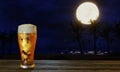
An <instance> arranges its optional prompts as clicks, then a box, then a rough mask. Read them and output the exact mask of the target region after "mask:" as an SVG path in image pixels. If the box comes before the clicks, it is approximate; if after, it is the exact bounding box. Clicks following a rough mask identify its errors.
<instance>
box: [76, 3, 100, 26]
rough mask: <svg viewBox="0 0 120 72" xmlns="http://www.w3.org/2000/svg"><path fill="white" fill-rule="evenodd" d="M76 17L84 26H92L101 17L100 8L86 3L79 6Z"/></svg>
mask: <svg viewBox="0 0 120 72" xmlns="http://www.w3.org/2000/svg"><path fill="white" fill-rule="evenodd" d="M76 17H77V20H78V21H80V22H81V23H82V24H91V21H95V20H97V18H98V17H99V10H98V7H97V6H96V5H95V4H94V3H92V2H84V3H82V4H80V5H79V6H78V8H77V10H76Z"/></svg>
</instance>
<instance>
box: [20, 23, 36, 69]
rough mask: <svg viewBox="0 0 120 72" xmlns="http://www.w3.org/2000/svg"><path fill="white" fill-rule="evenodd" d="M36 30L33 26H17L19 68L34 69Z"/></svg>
mask: <svg viewBox="0 0 120 72" xmlns="http://www.w3.org/2000/svg"><path fill="white" fill-rule="evenodd" d="M36 38H37V29H36V26H35V25H33V24H22V25H19V26H18V43H19V49H20V55H21V64H20V68H23V69H31V68H34V67H35V64H34V51H35V46H36Z"/></svg>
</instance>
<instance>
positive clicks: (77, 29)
mask: <svg viewBox="0 0 120 72" xmlns="http://www.w3.org/2000/svg"><path fill="white" fill-rule="evenodd" d="M70 25H71V27H72V31H73V33H74V36H75V40H76V41H77V43H78V46H79V48H80V52H81V55H82V54H83V48H82V44H81V41H80V40H81V34H82V24H79V23H77V22H76V23H73V22H71V24H70Z"/></svg>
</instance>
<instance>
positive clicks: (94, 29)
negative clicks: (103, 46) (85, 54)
mask: <svg viewBox="0 0 120 72" xmlns="http://www.w3.org/2000/svg"><path fill="white" fill-rule="evenodd" d="M97 28H98V24H97V22H95V21H91V26H90V33H91V34H93V36H94V46H93V49H94V54H95V55H96V54H97V47H96V40H97V35H96V33H97Z"/></svg>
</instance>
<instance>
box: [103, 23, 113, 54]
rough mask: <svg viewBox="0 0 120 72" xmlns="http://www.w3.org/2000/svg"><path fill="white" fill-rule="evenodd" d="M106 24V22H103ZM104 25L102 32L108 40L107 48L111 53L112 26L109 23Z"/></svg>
mask: <svg viewBox="0 0 120 72" xmlns="http://www.w3.org/2000/svg"><path fill="white" fill-rule="evenodd" d="M103 24H104V23H103ZM102 26H103V27H102V28H103V31H102V33H101V36H102V37H104V38H105V40H106V42H107V49H108V54H110V53H111V49H110V32H111V28H110V27H108V26H107V25H105V24H104V25H102Z"/></svg>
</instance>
